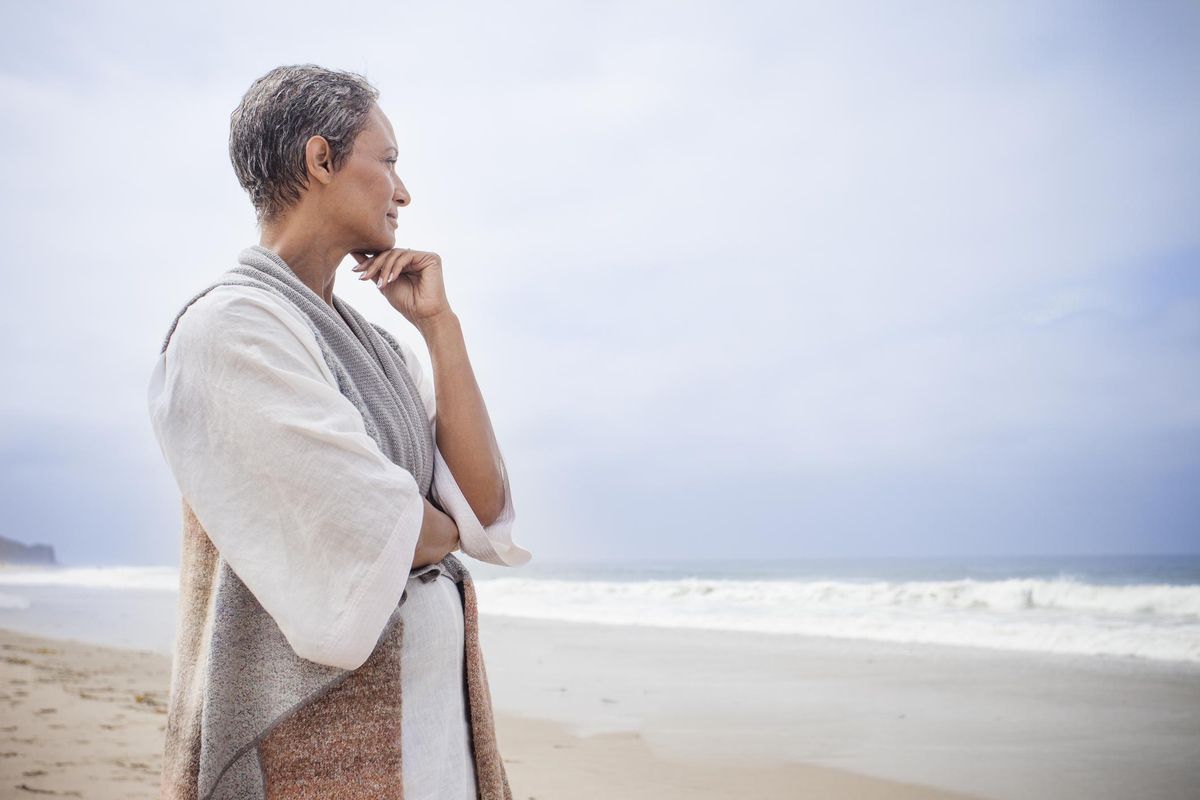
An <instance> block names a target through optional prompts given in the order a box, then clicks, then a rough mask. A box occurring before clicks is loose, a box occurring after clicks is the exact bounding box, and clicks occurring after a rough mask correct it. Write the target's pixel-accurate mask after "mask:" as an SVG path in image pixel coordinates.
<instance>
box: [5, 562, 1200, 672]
mask: <svg viewBox="0 0 1200 800" xmlns="http://www.w3.org/2000/svg"><path fill="white" fill-rule="evenodd" d="M463 560H464V563H466V564H467V566H468V568H469V569H470V570H471V573H472V575H473V576H474V577H475V579H476V587H477V592H478V595H479V602H480V609H481V613H483V614H497V615H507V616H513V617H524V618H528V619H546V620H558V621H564V622H574V623H580V624H602V625H638V626H657V627H666V628H696V629H709V630H732V631H751V632H760V633H765V634H770V635H776V636H825V637H836V638H850V639H865V640H876V641H889V642H904V643H914V644H920V643H930V644H941V645H959V646H965V647H983V648H994V649H1002V650H1021V651H1028V652H1032V653H1061V654H1073V655H1083V656H1095V657H1097V658H1121V659H1135V660H1136V659H1149V660H1152V661H1176V662H1190V663H1193V664H1194V663H1200V555H1185V556H1181V555H1172V556H1115V555H1114V556H1059V557H1055V556H1037V557H1019V558H1015V557H992V558H969V559H964V558H921V559H916V558H912V559H897V558H874V559H861V558H858V559H770V560H754V561H748V560H743V561H725V562H717V561H685V560H671V561H594V560H593V561H587V562H568V561H557V562H552V561H542V560H538V559H536V557H535V560H534V561H532V562H530V563H529V564H527V565H525V566H524V567H521V568H519V569H507V568H504V567H496V566H493V565H490V564H482V563H480V562H476V561H474V560H472V559H469V558H465V557H464V559H463ZM178 579H179V576H178V570H177V569H176V568H174V567H169V566H163V567H155V566H129V567H116V566H93V567H88V566H67V567H57V568H27V567H12V566H9V567H5V568H2V569H0V627H5V628H10V629H14V630H19V631H23V632H26V633H32V634H38V635H44V636H51V637H60V638H72V639H79V640H81V641H89V642H94V643H97V644H108V645H114V646H120V647H135V648H139V649H148V650H155V651H158V652H163V653H169V652H170V651H171V647H172V643H173V637H174V623H175V604H176V599H177V592H176V587H177V584H178Z"/></svg>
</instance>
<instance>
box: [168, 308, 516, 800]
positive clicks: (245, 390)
mask: <svg viewBox="0 0 1200 800" xmlns="http://www.w3.org/2000/svg"><path fill="white" fill-rule="evenodd" d="M397 341H399V343H400V346H401V348H402V349H403V350H404V353H405V356H406V358H405V361H406V363H407V365H408V368H409V371H410V373H411V374H412V376H413V380H414V383H415V384H416V385H417V387H418V390H419V392H420V394H421V400H422V402H423V403H424V405H425V410H426V414H427V416H428V418H429V421H430V424H431V425H432V426H434V432H435V436H436V430H437V429H436V423H437V413H436V402H435V397H434V391H433V385H432V380H431V379H430V378H429V377H428V376H427V375H426V374H425V372H424V370H423V369H422V367H421V364H420V362H419V361H418V360H417V358H416V355H415V353H414V352H413V350H412V348H411V347H409V346H408V345H407V344H406V343H404V342H403V341H401V340H399V339H398V337H397ZM147 399H148V404H149V411H150V419H151V423H152V425H153V427H154V431H155V435H156V436H157V438H158V442H159V446H160V448H161V450H162V452H163V455H164V457H165V459H166V461H167V463H168V464H169V466H170V468H171V470H172V472H173V474H174V475H175V478H176V482H177V483H178V484H179V488H180V491H181V492H182V493H183V495H184V496H185V497H187V498H188V502H189V503H190V504H191V505H192V508H193V509H194V510H195V511H196V514H197V516H198V517H199V518H200V521H201V524H202V525H204V528H205V531H206V532H207V533H208V534H209V537H210V538H211V539H212V541H213V546H214V547H215V548H216V550H217V552H218V553H220V555H221V556H222V557H223V558H224V559H225V561H226V562H227V563H228V564H229V566H230V568H231V569H232V570H233V571H234V573H235V574H236V575H237V576H238V578H240V579H241V580H242V582H243V583H245V585H246V587H247V588H248V589H249V590H250V591H251V592H252V593H253V594H254V596H255V598H256V599H257V600H258V601H259V602H260V603H261V604H262V606H263V608H264V609H265V610H266V611H267V612H268V613H269V614H270V615H271V617H272V619H274V620H275V622H276V624H278V625H279V628H280V630H281V631H282V632H283V635H284V636H285V637H286V638H287V640H288V642H289V644H291V646H292V647H293V649H294V650H295V651H296V653H297V655H299V656H301V657H303V658H306V659H309V660H312V661H315V662H317V663H321V664H326V665H330V666H336V667H340V668H343V669H356V668H357V667H359V666H361V665H362V663H363V662H365V661H366V659H367V658H368V657H369V656H370V654H371V652H372V651H373V650H374V649H375V645H376V644H377V642H378V639H379V636H380V634H381V633H382V632H383V626H384V625H385V624H386V622H387V620H388V618H389V617H390V616H391V613H392V611H393V610H394V609H395V608H396V605H397V604H398V603H399V604H400V611H401V618H402V620H403V624H404V636H403V639H402V642H403V644H402V648H403V649H402V652H401V691H402V693H403V694H402V698H403V699H402V709H403V712H402V715H401V720H402V730H401V750H402V753H401V758H402V763H403V764H404V769H403V775H404V791H405V797H406V798H409V800H421V799H422V798H430V799H432V798H458V797H461V798H475V796H476V785H475V775H474V762H473V760H472V757H471V745H470V725H469V720H468V716H467V714H468V712H467V700H466V694H465V692H466V687H465V672H464V652H463V625H464V622H463V608H462V598H461V597H460V595H459V590H458V587H457V586H456V585H455V584H454V582H453V580H452V579H451V578H450V577H449V576H448V575H444V574H443V573H442V571H441V570H440V569H439V568H438V566H437V565H436V564H429V565H426V566H424V567H420V568H415V569H414V568H412V560H413V555H414V552H415V549H416V545H417V540H418V539H419V537H420V532H421V523H422V520H423V518H424V513H425V507H424V502H423V500H422V497H421V494H420V490H419V488H418V486H417V483H416V480H415V478H414V477H413V476H412V474H411V473H410V472H409V471H408V470H405V469H403V468H402V467H400V466H398V465H396V464H395V463H393V462H392V461H391V460H390V459H388V458H387V456H385V455H384V454H383V452H382V451H381V450H380V449H379V446H378V445H377V444H376V443H375V440H374V439H372V438H371V437H370V435H368V434H367V432H366V428H365V426H364V424H363V418H362V415H361V414H360V413H359V411H358V409H357V408H356V407H355V406H354V404H353V403H352V402H350V400H349V399H348V398H347V397H346V396H345V395H343V394H342V393H341V392H340V391H339V390H338V388H337V380H336V379H335V378H334V376H333V373H332V372H330V370H329V367H328V365H327V364H326V363H325V359H324V357H323V355H322V353H321V349H320V345H319V344H318V343H317V339H316V336H315V335H314V334H313V332H312V329H311V328H309V326H308V323H307V321H306V320H305V319H304V317H303V314H302V312H301V311H300V310H299V309H297V308H296V307H295V306H293V305H292V304H290V303H288V302H287V301H286V300H283V299H281V298H279V297H277V296H276V295H274V294H273V293H271V292H270V291H268V290H265V289H260V288H257V287H253V286H241V285H222V286H218V287H216V288H214V289H212V290H210V291H209V292H208V293H207V294H205V295H204V296H202V297H201V298H200V299H198V300H196V301H195V302H194V303H192V305H191V306H190V307H189V308H188V310H187V311H186V312H185V313H184V314H183V315H182V316H181V317H180V319H179V323H178V325H177V327H176V329H175V332H174V333H173V334H172V336H171V341H170V343H169V344H168V346H167V349H166V351H165V352H163V353H162V354H161V355H160V356H159V358H158V362H157V363H156V365H155V367H154V370H153V373H152V375H151V379H150V384H149V387H148V392H147ZM501 472H502V475H503V480H504V510H503V512H502V513H501V514H500V516H499V517H498V518H497V519H496V521H495V522H494V523H493V524H491V525H488V526H483V525H482V524H480V521H479V520H478V518H477V517H476V516H475V513H474V511H473V510H472V509H471V506H470V504H469V503H468V502H467V500H466V497H465V496H464V495H463V493H462V490H461V489H460V488H459V486H458V483H457V481H455V479H454V476H453V475H452V474H451V472H450V469H449V467H448V466H447V464H446V461H445V459H444V458H443V457H442V454H441V452H440V450H438V449H437V448H436V439H435V449H434V468H433V482H432V488H431V493H432V494H433V499H434V500H435V501H437V503H438V505H440V506H441V507H442V508H444V509H446V513H447V514H449V515H450V517H451V518H452V519H453V520H454V521H455V523H456V524H457V525H458V530H459V538H460V542H461V549H462V552H464V553H466V554H467V555H469V556H471V557H473V558H476V559H479V560H480V561H485V562H487V563H491V564H498V565H503V566H513V567H516V566H521V565H522V564H525V563H526V562H528V561H529V560H530V558H532V553H530V552H529V551H528V550H526V549H525V548H523V547H521V546H520V545H518V544H516V543H515V542H513V539H512V527H513V523H514V521H515V518H516V517H515V513H514V510H513V505H512V492H511V488H510V486H509V480H508V470H507V467H506V466H505V465H504V460H503V454H501Z"/></svg>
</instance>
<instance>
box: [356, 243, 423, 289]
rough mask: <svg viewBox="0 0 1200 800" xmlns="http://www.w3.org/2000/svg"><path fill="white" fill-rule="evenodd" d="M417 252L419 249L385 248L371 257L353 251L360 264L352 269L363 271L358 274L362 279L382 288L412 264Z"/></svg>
mask: <svg viewBox="0 0 1200 800" xmlns="http://www.w3.org/2000/svg"><path fill="white" fill-rule="evenodd" d="M417 254H418V251H416V250H408V249H404V248H394V249H392V250H385V251H384V252H382V253H376V254H375V255H373V256H371V257H370V258H367V257H366V256H364V255H362V254H361V253H352V254H351V255H353V256H354V258H355V260H356V261H358V266H357V267H353V268H352V269H353V270H354V271H355V272H358V273H361V274H360V275H359V276H358V279H359V280H360V281H366V280H369V281H371V282H373V283H375V284H376V285H377V286H379V288H381V289H382V288H383V287H384V286H386V285H387V284H389V283H391V282H392V281H394V280H395V279H396V278H397V276H399V275H400V273H401V272H403V271H404V269H405V267H407V266H408V265H410V264H412V263H413V261H414V260H415V258H416V256H417Z"/></svg>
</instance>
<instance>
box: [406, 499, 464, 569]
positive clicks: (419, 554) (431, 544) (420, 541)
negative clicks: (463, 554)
mask: <svg viewBox="0 0 1200 800" xmlns="http://www.w3.org/2000/svg"><path fill="white" fill-rule="evenodd" d="M424 502H425V517H424V519H422V521H421V534H420V536H418V537H417V547H416V550H415V551H414V552H413V563H412V565H413V566H414V567H424V566H427V565H429V564H436V563H437V562H439V561H441V560H442V559H443V558H445V557H446V555H447V554H448V553H453V552H454V551H455V550H458V549H459V547H461V546H462V543H461V542H460V541H459V538H458V525H456V524H455V523H454V518H453V517H451V516H450V515H449V514H447V513H445V512H444V511H442V510H441V509H440V508H438V507H437V506H435V505H434V504H433V503H431V502H429V499H428V498H424Z"/></svg>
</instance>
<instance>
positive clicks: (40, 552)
mask: <svg viewBox="0 0 1200 800" xmlns="http://www.w3.org/2000/svg"><path fill="white" fill-rule="evenodd" d="M0 564H39V565H49V566H58V562H57V561H55V560H54V547H53V546H52V545H48V544H23V543H22V542H18V541H17V540H16V539H9V538H7V537H4V536H0Z"/></svg>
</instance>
